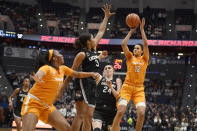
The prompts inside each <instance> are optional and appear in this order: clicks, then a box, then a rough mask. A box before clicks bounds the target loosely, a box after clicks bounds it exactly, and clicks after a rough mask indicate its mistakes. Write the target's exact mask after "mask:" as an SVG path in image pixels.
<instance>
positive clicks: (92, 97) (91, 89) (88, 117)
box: [80, 78, 96, 131]
mask: <svg viewBox="0 0 197 131" xmlns="http://www.w3.org/2000/svg"><path fill="white" fill-rule="evenodd" d="M80 87H81V91H82V94H83V98H84V101H85V104H84V110H85V111H86V113H85V116H84V123H83V126H82V131H91V125H92V117H93V113H94V108H95V105H96V93H95V91H96V82H95V80H93V79H92V78H86V79H80Z"/></svg>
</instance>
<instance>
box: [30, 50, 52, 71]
mask: <svg viewBox="0 0 197 131" xmlns="http://www.w3.org/2000/svg"><path fill="white" fill-rule="evenodd" d="M49 64H50V62H49V51H39V53H38V55H37V57H36V61H35V69H34V71H35V72H37V71H38V69H39V68H40V67H41V66H43V65H49Z"/></svg>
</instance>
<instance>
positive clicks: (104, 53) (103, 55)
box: [98, 50, 108, 59]
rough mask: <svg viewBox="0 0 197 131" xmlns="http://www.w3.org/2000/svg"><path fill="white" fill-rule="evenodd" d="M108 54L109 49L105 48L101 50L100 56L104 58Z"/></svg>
mask: <svg viewBox="0 0 197 131" xmlns="http://www.w3.org/2000/svg"><path fill="white" fill-rule="evenodd" d="M107 56H108V51H106V50H104V51H102V52H101V54H100V55H99V56H98V57H99V58H100V59H104V58H106V57H107Z"/></svg>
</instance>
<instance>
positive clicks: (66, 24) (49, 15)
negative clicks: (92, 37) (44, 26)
mask: <svg viewBox="0 0 197 131" xmlns="http://www.w3.org/2000/svg"><path fill="white" fill-rule="evenodd" d="M41 9H42V12H43V16H44V18H45V20H46V21H56V22H57V23H58V29H59V34H53V31H54V27H53V26H52V25H48V26H49V29H50V28H52V29H51V31H49V34H50V35H60V36H70V37H71V36H78V25H79V17H80V8H79V7H73V6H70V5H68V4H65V3H55V2H50V1H49V2H47V3H46V2H43V3H42V2H41Z"/></svg>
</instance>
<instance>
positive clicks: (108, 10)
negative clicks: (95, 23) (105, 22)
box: [102, 4, 116, 18]
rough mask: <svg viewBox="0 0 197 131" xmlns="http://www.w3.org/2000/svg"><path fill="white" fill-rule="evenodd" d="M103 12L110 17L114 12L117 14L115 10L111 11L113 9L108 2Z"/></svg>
mask: <svg viewBox="0 0 197 131" xmlns="http://www.w3.org/2000/svg"><path fill="white" fill-rule="evenodd" d="M102 10H103V12H104V13H105V16H106V17H108V18H109V17H110V16H112V15H114V14H116V13H115V12H113V13H111V12H110V10H111V5H108V4H105V5H104V8H102Z"/></svg>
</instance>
